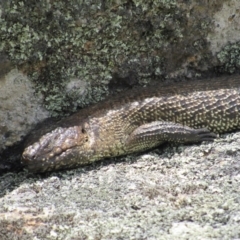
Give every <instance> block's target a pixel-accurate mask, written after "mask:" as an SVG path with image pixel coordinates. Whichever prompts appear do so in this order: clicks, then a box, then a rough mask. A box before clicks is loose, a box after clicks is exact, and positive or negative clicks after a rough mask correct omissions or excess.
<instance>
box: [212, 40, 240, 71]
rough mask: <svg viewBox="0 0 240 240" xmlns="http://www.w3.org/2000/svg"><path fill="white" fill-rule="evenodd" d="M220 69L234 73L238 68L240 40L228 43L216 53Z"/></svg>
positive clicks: (239, 62) (239, 65)
mask: <svg viewBox="0 0 240 240" xmlns="http://www.w3.org/2000/svg"><path fill="white" fill-rule="evenodd" d="M217 58H218V60H219V61H220V63H221V65H220V67H219V68H220V71H222V72H228V73H234V72H236V71H237V70H239V68H240V42H236V43H233V44H228V45H227V46H225V47H224V48H223V49H222V50H221V51H220V52H219V53H218V54H217Z"/></svg>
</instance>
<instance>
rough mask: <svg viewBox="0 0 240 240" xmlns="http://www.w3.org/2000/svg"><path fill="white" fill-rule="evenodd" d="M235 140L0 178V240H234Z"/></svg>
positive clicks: (238, 208) (239, 147)
mask: <svg viewBox="0 0 240 240" xmlns="http://www.w3.org/2000/svg"><path fill="white" fill-rule="evenodd" d="M239 139H240V133H235V134H226V135H225V136H223V137H221V138H219V139H217V140H216V141H215V142H213V143H203V144H201V145H192V146H179V147H169V146H165V147H163V148H159V150H155V152H150V153H145V154H141V155H139V156H129V157H127V158H121V159H118V160H116V159H112V160H109V161H105V162H101V163H97V164H95V165H92V166H86V167H84V168H79V169H76V170H71V171H62V172H58V173H50V174H45V175H32V174H28V173H27V172H21V173H18V174H12V173H7V174H5V175H3V176H2V177H0V193H1V198H0V239H1V240H5V239H6V240H7V239H21V240H22V239H24V240H26V239H64V240H70V239H71V240H72V239H169V240H170V239H171V240H172V239H174V240H175V239H176V240H177V239H188V240H189V239H190V240H191V239H192V240H196V239H239V238H240V227H239V226H240V188H239V185H240V140H239Z"/></svg>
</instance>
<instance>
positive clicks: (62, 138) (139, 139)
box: [22, 75, 240, 172]
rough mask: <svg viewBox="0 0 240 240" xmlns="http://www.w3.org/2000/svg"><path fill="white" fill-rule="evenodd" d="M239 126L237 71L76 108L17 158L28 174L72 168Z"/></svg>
mask: <svg viewBox="0 0 240 240" xmlns="http://www.w3.org/2000/svg"><path fill="white" fill-rule="evenodd" d="M239 128H240V76H239V75H236V76H228V77H222V78H215V79H209V80H198V81H190V82H185V83H178V84H175V85H174V86H172V85H170V86H169V85H161V86H158V87H150V88H143V89H142V90H134V91H129V92H126V93H125V94H120V95H119V96H116V97H113V98H111V99H108V100H105V101H103V102H101V103H98V104H95V105H93V106H90V107H88V108H86V109H82V110H80V111H79V112H77V113H75V114H73V115H72V116H70V117H67V118H65V119H63V120H61V121H59V122H58V123H56V124H53V125H51V126H50V128H47V127H45V132H46V131H47V132H46V133H45V132H44V128H43V131H40V133H38V134H36V135H35V136H34V139H33V140H31V142H30V143H29V144H28V146H27V147H26V148H25V150H24V152H23V157H22V162H23V164H24V165H26V167H27V168H28V169H29V170H30V171H33V172H44V171H52V170H58V169H65V168H75V167H78V166H81V165H84V164H89V163H91V162H94V161H97V160H100V159H103V158H107V157H113V156H119V155H125V154H130V153H133V152H137V151H144V150H146V149H150V148H152V147H156V146H158V145H160V144H161V143H163V142H181V143H192V142H202V141H211V140H213V139H214V138H215V137H216V133H224V132H229V131H233V130H237V129H239ZM46 129H47V130H46ZM49 129H50V130H49Z"/></svg>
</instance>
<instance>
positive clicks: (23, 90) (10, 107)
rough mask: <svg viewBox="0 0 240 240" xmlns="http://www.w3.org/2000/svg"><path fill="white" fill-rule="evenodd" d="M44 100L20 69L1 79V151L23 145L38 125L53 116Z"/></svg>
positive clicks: (13, 70)
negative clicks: (25, 137) (45, 107)
mask: <svg viewBox="0 0 240 240" xmlns="http://www.w3.org/2000/svg"><path fill="white" fill-rule="evenodd" d="M42 101H43V98H42V96H41V95H40V94H36V93H35V89H34V84H33V83H32V82H31V81H30V80H29V78H28V77H27V76H26V75H24V74H23V73H21V72H20V71H18V70H17V69H12V70H11V71H9V72H8V73H6V74H4V75H2V76H1V77H0V119H1V122H0V152H1V151H2V150H3V149H5V148H6V147H9V146H12V145H13V144H15V143H17V142H20V141H21V140H22V139H23V137H24V136H26V135H27V134H28V133H29V131H30V130H31V129H33V128H34V126H35V125H36V124H37V123H38V122H40V121H42V120H43V119H45V118H47V117H49V113H48V111H46V110H45V109H44V107H43V103H42Z"/></svg>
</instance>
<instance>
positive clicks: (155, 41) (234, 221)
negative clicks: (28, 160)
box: [0, 0, 240, 240]
mask: <svg viewBox="0 0 240 240" xmlns="http://www.w3.org/2000/svg"><path fill="white" fill-rule="evenodd" d="M239 9H240V3H239V1H238V0H224V1H208V0H201V1H200V0H194V1H175V0H159V1H142V0H133V1H118V0H116V1H115V0H114V1H99V0H89V1H79V0H73V1H61V0H60V1H39V2H38V3H37V4H36V1H33V0H28V1H24V0H23V1H18V0H11V1H1V2H0V16H1V18H0V25H1V27H0V38H1V41H0V51H3V52H5V53H6V54H7V57H8V58H9V60H10V61H11V64H10V65H11V66H16V67H17V68H18V69H19V71H17V70H16V69H15V70H12V71H11V72H9V71H10V70H11V69H12V67H10V66H9V64H5V65H2V62H1V59H0V64H1V66H3V67H1V68H0V75H1V79H0V100H1V101H0V117H1V120H2V119H4V122H5V123H4V124H5V125H3V124H2V122H1V123H0V132H1V135H0V148H5V147H6V146H8V145H11V144H12V143H13V142H15V141H19V140H20V139H21V138H22V136H23V135H24V134H25V133H26V132H27V131H28V129H30V128H31V124H34V123H35V120H34V119H36V118H37V119H39V120H40V119H42V118H45V116H46V115H47V113H46V112H45V111H44V110H43V109H44V108H46V109H48V110H49V111H50V112H51V113H52V114H53V115H54V114H57V115H58V114H59V115H64V114H65V113H66V112H71V111H75V110H76V108H77V107H83V106H85V105H87V104H89V103H92V102H94V101H99V100H100V99H101V98H102V97H103V96H105V95H107V94H109V92H111V91H116V88H119V89H120V90H121V89H124V88H126V87H128V86H133V85H135V84H140V85H145V84H149V83H150V82H151V81H152V80H154V81H161V80H163V79H164V78H179V77H180V78H195V77H200V78H201V77H205V76H211V75H213V76H216V75H220V74H221V73H222V72H223V73H232V72H239V69H240V42H239V41H240V34H238V32H239V18H240V10H239ZM0 56H2V55H0ZM8 72H9V73H8ZM22 72H24V73H26V74H28V75H31V77H29V78H26V76H25V74H22ZM3 75H5V76H8V79H10V80H8V81H6V77H4V78H3V77H2V76H3ZM15 79H16V80H15ZM18 79H19V80H18ZM29 79H31V80H32V79H33V80H34V83H35V84H34V86H36V89H37V92H38V93H43V96H44V107H43V106H42V107H40V106H39V105H38V104H39V102H41V98H38V99H37V98H35V95H34V94H35V93H34V92H35V91H34V90H33V88H32V87H33V85H32V84H33V83H31V82H30V81H29ZM71 79H72V80H71ZM77 79H80V81H79V82H78V80H77ZM6 84H7V85H6ZM14 84H15V85H14ZM6 86H8V87H6ZM13 86H15V87H13ZM26 91H28V92H29V93H30V95H29V96H30V99H28V98H27V97H26V94H25V93H26ZM82 93H83V98H81V97H80V96H79V95H80V94H81V95H82ZM10 96H11V97H10ZM3 97H4V99H3ZM6 100H8V101H9V102H10V103H11V104H13V105H11V104H10V105H9V104H6V103H7V102H8V101H6ZM2 103H4V105H5V104H6V106H4V105H2ZM73 103H74V104H73ZM35 104H36V105H35ZM3 106H4V107H3ZM3 108H4V109H6V110H4V112H3V113H2V112H1V111H2V109H3ZM26 109H28V113H27V112H26ZM29 114H30V115H29ZM39 114H40V115H39ZM22 123H23V125H22ZM6 124H7V125H6ZM23 130H24V131H23ZM239 137H240V134H239V133H235V134H227V135H226V136H225V137H224V138H221V139H219V140H216V141H215V142H214V143H208V144H202V145H199V146H196V145H193V146H180V147H174V148H171V147H170V148H169V147H165V148H163V150H158V151H155V152H154V151H153V152H150V153H145V154H140V155H139V156H129V157H126V158H121V159H117V160H116V159H112V160H109V161H106V162H102V163H96V164H95V165H92V166H86V167H84V168H79V169H76V170H71V171H63V172H58V173H51V174H45V175H32V174H29V173H27V172H25V171H23V172H19V173H11V172H9V173H7V174H4V175H1V176H0V194H1V198H0V239H3V240H4V239H21V240H22V239H194V240H195V239H239V238H240V228H239V225H240V207H239V206H240V197H239V196H240V190H239V184H240V148H239V146H240V145H239ZM160 149H162V148H160ZM6 158H8V156H6Z"/></svg>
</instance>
